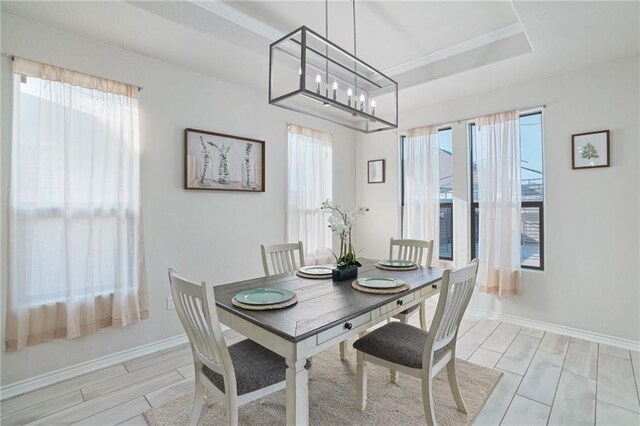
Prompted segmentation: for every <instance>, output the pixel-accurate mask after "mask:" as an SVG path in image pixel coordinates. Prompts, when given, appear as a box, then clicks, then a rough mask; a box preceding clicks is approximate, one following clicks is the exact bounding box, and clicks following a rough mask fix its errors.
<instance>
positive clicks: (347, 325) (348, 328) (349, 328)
mask: <svg viewBox="0 0 640 426" xmlns="http://www.w3.org/2000/svg"><path fill="white" fill-rule="evenodd" d="M344 328H345V329H347V330H351V329H352V328H353V324H351V323H350V322H348V323H346V324H345V325H344Z"/></svg>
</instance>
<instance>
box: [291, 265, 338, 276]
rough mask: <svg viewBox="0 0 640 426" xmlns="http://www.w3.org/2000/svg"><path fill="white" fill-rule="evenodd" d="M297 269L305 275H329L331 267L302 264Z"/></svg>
mask: <svg viewBox="0 0 640 426" xmlns="http://www.w3.org/2000/svg"><path fill="white" fill-rule="evenodd" d="M298 271H299V272H302V273H303V274H307V275H331V268H329V267H327V266H303V267H302V268H300V269H298Z"/></svg>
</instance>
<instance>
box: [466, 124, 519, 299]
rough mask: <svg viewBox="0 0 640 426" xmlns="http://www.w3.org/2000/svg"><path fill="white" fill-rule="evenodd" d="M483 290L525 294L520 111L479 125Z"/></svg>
mask: <svg viewBox="0 0 640 426" xmlns="http://www.w3.org/2000/svg"><path fill="white" fill-rule="evenodd" d="M476 127H477V136H476V137H477V143H476V158H477V161H478V163H477V164H478V165H477V168H478V169H477V173H478V205H479V221H480V223H479V228H480V229H479V235H478V257H479V259H480V267H479V271H478V283H479V284H480V290H481V291H485V292H488V293H498V294H500V295H502V296H508V295H512V294H519V292H520V221H521V201H522V194H521V188H520V139H519V134H518V132H519V126H518V113H517V111H512V112H507V113H500V114H492V115H487V116H484V117H480V118H478V119H476Z"/></svg>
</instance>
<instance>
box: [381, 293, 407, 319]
mask: <svg viewBox="0 0 640 426" xmlns="http://www.w3.org/2000/svg"><path fill="white" fill-rule="evenodd" d="M415 298H416V295H415V293H411V294H407V295H406V296H403V297H401V298H400V299H398V300H394V301H393V302H391V303H387V304H386V305H382V306H380V315H384V314H386V313H387V312H390V311H393V310H394V309H398V308H401V307H402V306H404V305H406V304H407V303H409V302H413V301H414V300H415Z"/></svg>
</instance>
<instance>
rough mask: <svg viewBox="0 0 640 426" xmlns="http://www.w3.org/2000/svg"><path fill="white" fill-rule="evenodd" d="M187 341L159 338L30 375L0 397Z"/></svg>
mask: <svg viewBox="0 0 640 426" xmlns="http://www.w3.org/2000/svg"><path fill="white" fill-rule="evenodd" d="M187 342H188V340H187V335H186V334H181V335H178V336H174V337H170V338H168V339H164V340H158V341H157V342H153V343H147V344H146V345H141V346H136V347H135V348H131V349H127V350H124V351H122V352H116V353H114V354H111V355H106V356H103V357H100V358H96V359H92V360H90V361H85V362H82V363H80V364H76V365H72V366H70V367H65V368H61V369H59V370H55V371H52V372H50V373H45V374H42V375H39V376H36V377H30V378H28V379H25V380H21V381H19V382H16V383H11V384H9V385H6V386H2V387H0V399H2V400H5V399H7V398H11V397H14V396H17V395H21V394H23V393H26V392H31V391H34V390H36V389H40V388H43V387H46V386H50V385H53V384H55V383H59V382H62V381H65V380H69V379H72V378H74V377H78V376H81V375H83V374H87V373H91V372H93V371H96V370H100V369H103V368H106V367H111V366H112V365H116V364H119V363H121V362H125V361H129V360H131V359H134V358H138V357H141V356H144V355H149V354H152V353H154V352H158V351H161V350H165V349H170V348H173V347H175V346H179V345H182V344H183V343H187Z"/></svg>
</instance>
